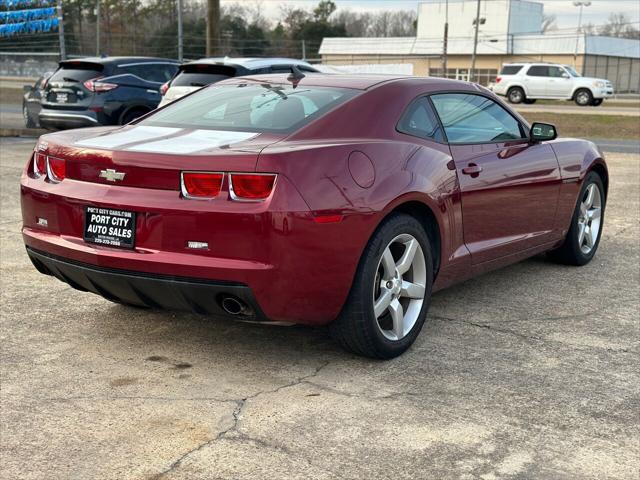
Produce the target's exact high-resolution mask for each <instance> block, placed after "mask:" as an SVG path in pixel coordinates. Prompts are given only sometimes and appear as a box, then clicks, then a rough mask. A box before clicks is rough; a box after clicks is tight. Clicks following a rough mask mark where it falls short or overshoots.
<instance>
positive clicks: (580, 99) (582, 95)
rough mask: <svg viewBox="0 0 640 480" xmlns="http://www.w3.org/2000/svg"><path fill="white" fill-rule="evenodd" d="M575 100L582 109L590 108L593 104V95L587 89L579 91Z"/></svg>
mask: <svg viewBox="0 0 640 480" xmlns="http://www.w3.org/2000/svg"><path fill="white" fill-rule="evenodd" d="M573 98H574V100H575V102H576V104H577V105H578V106H580V107H588V106H589V105H591V103H592V102H593V94H592V93H591V91H589V90H588V89H586V88H581V89H580V90H578V91H577V92H576V94H575V96H574V97H573Z"/></svg>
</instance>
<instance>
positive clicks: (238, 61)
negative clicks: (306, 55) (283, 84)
mask: <svg viewBox="0 0 640 480" xmlns="http://www.w3.org/2000/svg"><path fill="white" fill-rule="evenodd" d="M197 64H209V65H229V66H238V67H244V68H246V69H247V70H256V69H259V68H265V67H271V66H274V65H305V66H312V65H310V64H309V62H305V61H304V60H297V59H295V58H284V57H273V58H257V57H255V58H254V57H236V58H232V57H212V58H201V59H199V60H194V61H192V62H187V63H185V65H197Z"/></svg>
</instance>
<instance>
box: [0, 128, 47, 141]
mask: <svg viewBox="0 0 640 480" xmlns="http://www.w3.org/2000/svg"><path fill="white" fill-rule="evenodd" d="M45 133H47V130H44V129H42V128H26V127H24V128H0V137H30V138H38V137H39V136H40V135H44V134H45Z"/></svg>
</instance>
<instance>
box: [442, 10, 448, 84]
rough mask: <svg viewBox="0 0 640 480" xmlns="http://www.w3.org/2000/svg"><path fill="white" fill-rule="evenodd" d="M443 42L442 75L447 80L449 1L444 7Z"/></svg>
mask: <svg viewBox="0 0 640 480" xmlns="http://www.w3.org/2000/svg"><path fill="white" fill-rule="evenodd" d="M444 9H445V10H444V40H443V42H442V73H443V75H442V76H443V77H444V78H447V43H448V42H449V0H445V7H444Z"/></svg>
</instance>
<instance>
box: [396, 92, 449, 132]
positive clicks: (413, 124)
mask: <svg viewBox="0 0 640 480" xmlns="http://www.w3.org/2000/svg"><path fill="white" fill-rule="evenodd" d="M398 131H400V132H402V133H406V134H407V135H413V136H414V137H421V138H430V139H433V140H435V141H437V142H444V141H445V139H444V134H443V133H442V127H440V123H439V122H438V119H437V118H436V115H435V113H434V112H433V109H432V108H431V104H430V103H429V99H428V98H426V97H422V98H419V99H418V100H415V101H414V102H413V103H412V104H411V105H409V108H407V110H406V111H405V112H404V114H403V115H402V118H400V122H399V123H398Z"/></svg>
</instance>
